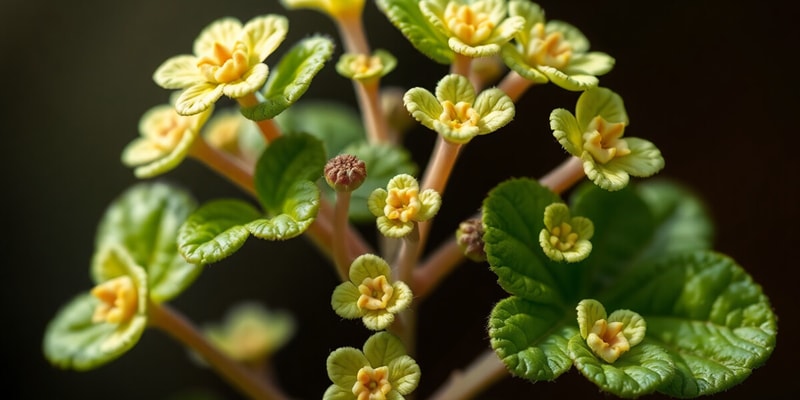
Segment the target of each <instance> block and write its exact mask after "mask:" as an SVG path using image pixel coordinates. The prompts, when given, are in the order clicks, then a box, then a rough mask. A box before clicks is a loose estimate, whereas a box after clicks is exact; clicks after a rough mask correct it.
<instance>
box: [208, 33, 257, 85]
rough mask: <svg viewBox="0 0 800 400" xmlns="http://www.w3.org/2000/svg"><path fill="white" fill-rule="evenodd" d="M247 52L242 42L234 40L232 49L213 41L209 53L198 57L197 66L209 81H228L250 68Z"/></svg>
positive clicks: (240, 76)
mask: <svg viewBox="0 0 800 400" xmlns="http://www.w3.org/2000/svg"><path fill="white" fill-rule="evenodd" d="M248 55H249V52H248V50H247V46H246V45H245V44H244V43H242V42H236V44H235V45H233V49H229V48H228V47H226V46H225V45H223V44H221V43H219V42H215V43H214V49H213V50H212V54H211V55H206V56H204V57H202V58H200V61H198V62H197V68H200V72H201V73H202V74H203V76H205V77H206V79H208V81H209V82H211V83H230V82H233V81H235V80H237V79H241V78H242V75H244V74H245V72H247V71H248V70H249V69H250V64H249V62H248V58H249V57H248Z"/></svg>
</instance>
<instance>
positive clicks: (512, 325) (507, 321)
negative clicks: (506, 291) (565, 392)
mask: <svg viewBox="0 0 800 400" xmlns="http://www.w3.org/2000/svg"><path fill="white" fill-rule="evenodd" d="M567 315H569V317H570V318H567V317H565V316H567ZM574 315H575V312H574V310H565V309H563V308H561V307H558V306H553V305H550V304H543V303H536V302H531V301H528V300H525V299H522V298H519V297H515V296H512V297H509V298H507V299H505V300H502V301H500V302H499V303H497V305H495V307H494V309H493V310H492V313H491V315H490V316H489V337H490V338H491V344H492V348H493V349H494V350H495V352H497V355H498V357H500V359H501V360H503V362H504V363H505V364H506V366H507V367H508V369H509V371H510V372H511V373H512V374H514V375H516V376H519V377H522V378H525V379H528V380H530V381H532V382H536V381H551V380H554V379H556V378H557V377H558V376H559V375H561V374H563V373H564V372H566V371H568V370H569V369H570V368H571V367H572V359H571V358H570V357H569V353H568V351H567V342H568V340H569V339H570V338H571V337H573V336H575V335H578V337H580V335H579V333H578V329H577V327H576V326H575V325H574V324H575V318H574Z"/></svg>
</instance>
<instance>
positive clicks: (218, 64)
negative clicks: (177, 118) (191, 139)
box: [153, 15, 289, 115]
mask: <svg viewBox="0 0 800 400" xmlns="http://www.w3.org/2000/svg"><path fill="white" fill-rule="evenodd" d="M288 26H289V23H288V21H287V20H286V18H285V17H283V16H279V15H265V16H260V17H256V18H253V19H252V20H250V21H249V22H247V24H246V25H244V26H242V23H241V22H239V20H237V19H235V18H222V19H219V20H217V21H214V22H213V23H211V25H209V26H208V27H206V28H205V29H204V30H203V31H202V32H201V33H200V36H198V38H197V39H196V40H195V42H194V55H188V54H185V55H179V56H175V57H172V58H170V59H168V60H167V61H165V62H164V63H163V64H161V66H160V67H158V69H157V70H156V72H155V74H154V75H153V80H155V82H156V83H157V84H158V85H159V86H161V87H163V88H165V89H184V90H183V92H182V93H181V95H180V96H179V97H178V100H177V102H176V104H175V108H176V109H177V110H178V113H179V114H181V115H192V114H197V113H199V112H202V111H204V110H207V109H208V108H210V107H211V106H212V105H213V104H214V103H215V102H216V101H217V100H218V99H219V98H220V97H222V95H223V94H224V95H226V96H228V97H231V98H238V97H242V96H245V95H248V94H251V93H254V92H255V91H257V90H258V89H259V88H261V86H263V85H264V83H265V82H266V80H267V75H268V74H269V68H268V67H267V65H266V64H264V63H263V61H264V60H265V59H266V58H267V56H269V55H270V54H272V52H273V51H275V49H276V48H277V47H278V45H280V44H281V42H283V40H284V39H285V38H286V32H287V31H288Z"/></svg>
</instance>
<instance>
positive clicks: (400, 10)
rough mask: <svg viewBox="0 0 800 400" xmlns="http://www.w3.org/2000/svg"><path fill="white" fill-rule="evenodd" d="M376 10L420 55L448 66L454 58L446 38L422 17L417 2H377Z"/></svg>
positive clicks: (410, 0)
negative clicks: (378, 10) (379, 11)
mask: <svg viewBox="0 0 800 400" xmlns="http://www.w3.org/2000/svg"><path fill="white" fill-rule="evenodd" d="M376 4H377V5H378V8H379V9H380V10H381V11H382V12H383V13H384V14H385V15H386V17H387V18H389V21H391V22H392V24H394V26H395V27H396V28H397V29H399V30H400V32H402V33H403V35H404V36H405V37H406V38H407V39H408V41H409V42H411V44H412V45H413V46H414V48H416V49H417V50H419V51H420V52H421V53H422V54H424V55H425V56H427V57H429V58H430V59H432V60H433V61H436V62H438V63H440V64H450V63H451V62H452V61H453V58H454V57H455V55H454V53H453V51H452V50H451V49H450V47H449V46H448V45H447V36H445V35H444V34H443V33H442V32H440V31H438V30H437V29H436V28H434V27H433V26H432V25H431V24H430V22H428V19H427V18H425V16H424V15H422V11H420V9H419V1H418V0H377V1H376Z"/></svg>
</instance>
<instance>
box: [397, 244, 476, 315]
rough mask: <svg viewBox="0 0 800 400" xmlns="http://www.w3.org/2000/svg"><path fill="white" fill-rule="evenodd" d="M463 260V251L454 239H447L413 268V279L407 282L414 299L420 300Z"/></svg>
mask: <svg viewBox="0 0 800 400" xmlns="http://www.w3.org/2000/svg"><path fill="white" fill-rule="evenodd" d="M464 260H465V257H464V253H463V252H462V251H461V247H460V246H459V245H458V243H457V242H456V240H455V239H453V240H448V241H446V242H445V243H444V244H442V245H441V246H439V247H438V248H437V249H436V251H435V252H434V253H433V254H432V255H431V256H430V257H428V259H427V260H425V262H423V263H422V264H421V265H420V266H419V267H418V268H416V269H415V270H414V279H413V280H412V281H411V282H409V284H410V285H412V286H411V290H413V291H414V299H415V301H421V300H422V299H424V298H425V297H426V296H427V295H428V294H430V293H431V292H432V291H433V289H434V288H435V287H436V286H438V284H439V282H441V281H442V279H444V277H446V276H447V275H448V274H449V273H450V272H451V271H453V270H454V269H455V268H456V267H457V266H458V265H459V264H460V263H462V262H463V261H464Z"/></svg>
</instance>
